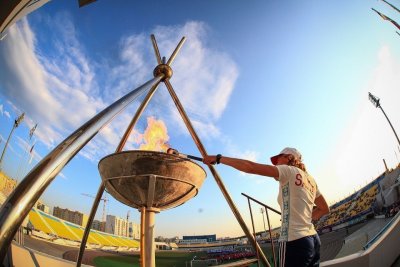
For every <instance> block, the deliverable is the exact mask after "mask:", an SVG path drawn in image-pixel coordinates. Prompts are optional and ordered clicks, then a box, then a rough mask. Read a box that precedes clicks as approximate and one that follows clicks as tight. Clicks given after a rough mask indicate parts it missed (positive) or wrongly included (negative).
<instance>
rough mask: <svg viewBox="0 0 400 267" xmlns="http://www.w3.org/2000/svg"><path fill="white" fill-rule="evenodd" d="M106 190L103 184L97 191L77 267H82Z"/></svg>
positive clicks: (80, 248)
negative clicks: (90, 235) (95, 217)
mask: <svg viewBox="0 0 400 267" xmlns="http://www.w3.org/2000/svg"><path fill="white" fill-rule="evenodd" d="M104 189H105V185H104V183H103V182H101V183H100V186H99V189H98V190H97V194H96V197H95V199H94V201H93V205H92V209H91V210H90V214H89V218H88V220H87V224H86V226H85V232H84V233H83V236H82V240H81V246H80V247H79V254H78V258H77V260H76V267H80V266H81V264H82V259H83V253H84V252H85V248H86V242H87V240H88V238H89V234H90V228H91V227H92V223H93V219H94V216H95V215H96V212H97V208H98V207H99V203H100V200H101V198H102V197H103V192H104Z"/></svg>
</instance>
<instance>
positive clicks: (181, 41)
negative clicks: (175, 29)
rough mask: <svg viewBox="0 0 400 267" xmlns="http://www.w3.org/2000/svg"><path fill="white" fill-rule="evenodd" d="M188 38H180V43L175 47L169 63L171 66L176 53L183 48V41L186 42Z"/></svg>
mask: <svg viewBox="0 0 400 267" xmlns="http://www.w3.org/2000/svg"><path fill="white" fill-rule="evenodd" d="M185 40H186V38H185V37H182V39H181V40H180V42H179V44H178V45H177V46H176V47H175V50H174V52H173V53H172V55H171V56H170V57H169V59H168V62H167V65H168V66H171V64H172V62H173V61H174V59H175V57H176V55H177V54H178V52H179V50H180V49H181V47H182V45H183V43H185Z"/></svg>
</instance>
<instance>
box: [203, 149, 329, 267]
mask: <svg viewBox="0 0 400 267" xmlns="http://www.w3.org/2000/svg"><path fill="white" fill-rule="evenodd" d="M203 162H204V163H205V164H215V163H217V164H219V163H222V164H225V165H228V166H231V167H233V168H235V169H237V170H239V171H243V172H247V173H251V174H258V175H263V176H268V177H273V178H274V179H275V180H276V181H278V182H279V195H278V203H279V205H280V207H281V210H282V214H281V221H282V225H281V235H280V238H279V244H280V247H279V259H280V266H285V267H290V266H296V267H300V266H304V267H306V266H307V267H308V266H319V260H320V254H319V250H320V245H321V242H320V240H319V237H318V234H317V232H316V231H315V229H314V225H313V224H312V220H318V219H319V218H320V217H322V216H323V215H325V214H327V213H328V212H329V207H328V204H327V203H326V201H325V198H324V197H323V196H322V194H321V193H320V192H319V190H318V186H317V184H316V182H315V180H314V178H313V177H312V176H311V175H310V174H309V173H308V172H307V171H306V168H305V166H304V164H303V163H302V157H301V154H300V152H299V151H298V150H297V149H295V148H291V147H287V148H285V149H283V150H282V151H281V153H279V154H278V155H276V156H274V157H271V162H272V164H273V165H267V164H260V163H256V162H252V161H249V160H243V159H237V158H230V157H225V156H222V155H220V154H218V155H216V156H206V157H204V159H203Z"/></svg>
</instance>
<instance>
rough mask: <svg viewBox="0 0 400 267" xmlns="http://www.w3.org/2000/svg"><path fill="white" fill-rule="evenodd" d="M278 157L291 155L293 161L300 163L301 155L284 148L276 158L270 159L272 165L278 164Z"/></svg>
mask: <svg viewBox="0 0 400 267" xmlns="http://www.w3.org/2000/svg"><path fill="white" fill-rule="evenodd" d="M280 155H292V156H293V157H294V158H295V159H297V160H298V161H301V153H300V152H299V151H298V150H297V149H296V148H293V147H285V148H284V149H283V150H282V151H281V153H279V154H278V155H276V156H273V157H271V162H272V164H274V165H276V164H277V163H278V157H279V156H280Z"/></svg>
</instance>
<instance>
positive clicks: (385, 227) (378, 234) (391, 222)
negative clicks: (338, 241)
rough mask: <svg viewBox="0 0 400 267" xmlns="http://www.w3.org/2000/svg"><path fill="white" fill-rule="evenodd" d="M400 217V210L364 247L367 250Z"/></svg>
mask: <svg viewBox="0 0 400 267" xmlns="http://www.w3.org/2000/svg"><path fill="white" fill-rule="evenodd" d="M398 217H400V212H397V214H396V215H395V216H394V217H393V218H392V219H391V220H390V222H388V223H387V224H386V225H385V226H384V227H382V229H381V230H380V231H379V232H378V233H377V234H376V235H375V236H374V237H373V238H372V239H371V240H370V241H368V243H367V244H366V245H365V246H364V247H363V250H366V249H367V248H369V247H370V246H371V245H372V244H373V243H375V241H376V240H377V239H378V238H379V237H380V236H381V235H382V234H383V233H384V232H386V230H387V229H388V228H389V227H390V226H391V225H392V224H393V222H394V221H395V220H396V219H397V218H398Z"/></svg>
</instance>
